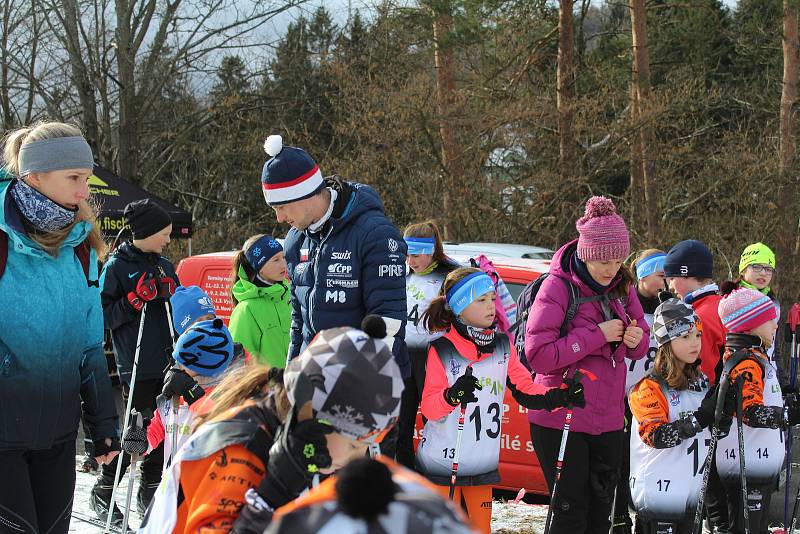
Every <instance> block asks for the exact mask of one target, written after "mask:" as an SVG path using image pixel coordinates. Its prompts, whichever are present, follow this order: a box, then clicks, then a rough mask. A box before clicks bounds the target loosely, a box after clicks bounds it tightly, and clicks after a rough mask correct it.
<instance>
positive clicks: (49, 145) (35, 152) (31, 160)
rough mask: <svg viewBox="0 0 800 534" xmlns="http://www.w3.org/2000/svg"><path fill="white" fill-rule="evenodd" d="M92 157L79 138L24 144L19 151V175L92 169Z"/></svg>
mask: <svg viewBox="0 0 800 534" xmlns="http://www.w3.org/2000/svg"><path fill="white" fill-rule="evenodd" d="M93 167H94V157H92V149H91V148H90V147H89V143H87V142H86V139H84V138H83V137H81V136H79V135H78V136H73V137H56V138H55V139H44V140H42V141H33V142H31V143H25V144H23V145H22V147H21V148H20V150H19V175H20V176H27V175H28V174H30V173H32V172H50V171H60V170H64V169H92V168H93Z"/></svg>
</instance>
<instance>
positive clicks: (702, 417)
mask: <svg viewBox="0 0 800 534" xmlns="http://www.w3.org/2000/svg"><path fill="white" fill-rule="evenodd" d="M718 393H719V384H716V385H714V387H712V388H711V389H709V390H708V393H706V396H705V397H703V402H701V403H700V407H699V408H698V409H697V410H696V411H695V412H694V417H695V419H697V422H698V423H700V426H701V427H702V428H707V427H709V426H711V424H712V423H714V412H715V410H716V409H717V394H718Z"/></svg>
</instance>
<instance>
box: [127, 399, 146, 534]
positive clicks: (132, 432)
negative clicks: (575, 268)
mask: <svg viewBox="0 0 800 534" xmlns="http://www.w3.org/2000/svg"><path fill="white" fill-rule="evenodd" d="M131 419H132V420H133V422H132V423H131V428H129V429H127V430H126V432H125V433H126V437H127V438H128V439H131V438H133V439H135V440H136V441H137V442H138V443H142V444H143V447H141V448H140V449H137V450H136V451H135V452H133V453H132V454H131V466H130V469H129V471H128V473H129V474H128V493H127V495H126V496H125V512H124V513H123V516H122V529H121V531H122V532H123V534H124V533H127V532H128V519H130V514H131V501H132V500H133V483H134V480H135V479H136V464H137V463H138V462H139V458H140V457H141V455H142V453H143V452H145V451H146V450H147V433H146V432H145V431H144V429H143V428H142V414H140V413H139V412H137V411H136V410H135V409H134V410H133V411H132V412H131ZM123 439H124V438H123Z"/></svg>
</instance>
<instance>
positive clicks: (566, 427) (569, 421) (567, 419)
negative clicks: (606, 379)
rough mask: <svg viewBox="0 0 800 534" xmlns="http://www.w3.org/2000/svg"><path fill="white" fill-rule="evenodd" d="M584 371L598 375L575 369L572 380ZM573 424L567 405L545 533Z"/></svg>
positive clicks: (579, 377)
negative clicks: (570, 427)
mask: <svg viewBox="0 0 800 534" xmlns="http://www.w3.org/2000/svg"><path fill="white" fill-rule="evenodd" d="M584 373H585V374H586V375H587V376H589V379H590V380H592V381H594V380H596V379H597V377H596V376H595V375H594V373H591V372H590V371H583V370H581V369H579V370H577V371H575V374H574V375H572V380H574V381H575V382H580V381H581V378H583V375H584ZM570 424H572V405H569V406H567V414H566V415H565V416H564V429H563V430H562V431H561V446H560V447H559V449H558V459H557V461H556V476H555V479H554V480H553V491H552V493H551V494H550V506H548V507H547V519H546V520H545V523H544V533H545V534H548V532H550V521H551V520H552V519H553V503H555V499H556V490H557V489H558V480H559V479H560V478H561V468H562V467H563V465H564V452H565V451H566V450H567V438H568V437H569V426H570Z"/></svg>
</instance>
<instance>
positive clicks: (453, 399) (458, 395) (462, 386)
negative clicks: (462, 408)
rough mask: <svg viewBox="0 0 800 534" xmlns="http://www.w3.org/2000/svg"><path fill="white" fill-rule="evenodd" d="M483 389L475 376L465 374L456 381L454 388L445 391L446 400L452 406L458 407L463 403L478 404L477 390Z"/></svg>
mask: <svg viewBox="0 0 800 534" xmlns="http://www.w3.org/2000/svg"><path fill="white" fill-rule="evenodd" d="M481 389H483V386H481V385H480V383H479V382H478V379H477V378H476V377H475V376H474V375H472V374H463V375H461V376H459V377H458V378H457V379H456V381H455V383H454V384H453V385H452V386H450V387H449V388H447V389H445V390H444V400H446V401H447V404H449V405H450V406H458V405H459V404H461V403H462V402H464V403H468V402H478V397H476V396H475V390H478V391H480V390H481Z"/></svg>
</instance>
